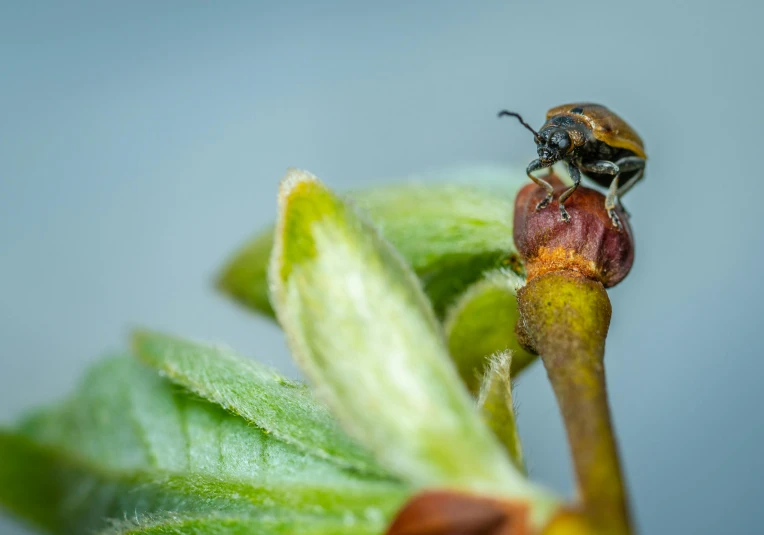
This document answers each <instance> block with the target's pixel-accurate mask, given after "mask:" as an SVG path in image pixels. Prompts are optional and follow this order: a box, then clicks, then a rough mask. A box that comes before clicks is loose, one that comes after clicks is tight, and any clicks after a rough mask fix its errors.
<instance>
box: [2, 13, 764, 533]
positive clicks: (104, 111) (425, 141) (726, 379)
mask: <svg viewBox="0 0 764 535" xmlns="http://www.w3.org/2000/svg"><path fill="white" fill-rule="evenodd" d="M406 4H407V5H404V3H394V2H392V3H391V2H376V3H373V4H372V3H359V2H350V1H347V2H322V3H314V2H241V3H237V2H124V3H121V4H118V3H107V2H73V1H70V2H31V1H30V2H11V1H6V2H2V3H0V245H1V246H2V248H1V249H0V250H1V251H2V257H1V258H0V422H2V423H4V424H7V423H11V422H13V421H14V419H15V418H16V417H17V416H18V415H19V414H20V413H21V412H22V411H24V410H26V409H28V408H30V407H33V406H36V405H38V404H41V403H45V402H49V401H52V400H55V399H56V398H58V397H59V396H61V395H63V394H65V393H66V392H67V391H69V390H70V389H71V388H72V387H73V386H74V384H75V381H76V380H77V379H78V377H79V376H80V374H81V373H82V371H83V369H84V368H85V367H86V366H87V365H88V363H90V362H92V361H94V360H95V359H97V358H99V356H101V355H103V354H104V352H106V351H109V350H114V349H120V348H123V347H124V346H125V339H126V338H125V335H126V333H127V332H128V331H129V329H130V328H131V326H135V325H145V326H151V327H154V328H157V329H164V330H167V331H171V332H175V333H178V334H185V335H189V336H193V337H196V338H206V339H211V340H220V341H225V342H227V343H228V344H230V345H232V346H234V347H236V348H238V349H240V350H241V351H242V352H244V353H246V354H251V355H253V356H256V357H257V358H258V359H260V360H262V361H265V362H268V363H272V364H274V365H276V366H277V367H279V368H280V369H282V370H284V371H285V372H287V373H289V374H296V370H295V368H294V367H293V366H292V364H291V363H290V362H289V360H288V354H287V351H286V349H285V347H284V344H283V340H282V337H281V334H280V331H279V330H278V329H277V328H276V327H274V325H272V324H271V323H269V322H268V321H265V320H262V319H259V318H257V317H254V316H252V315H250V314H248V313H246V312H245V311H243V310H240V309H239V308H237V307H235V306H234V305H232V304H231V303H229V302H228V301H226V300H225V299H223V298H221V297H219V296H218V295H216V293H215V292H214V290H213V288H212V286H211V281H212V278H213V276H214V274H215V272H216V270H217V268H218V267H219V266H220V265H221V263H222V262H223V261H224V260H225V259H226V258H227V257H228V256H229V254H230V253H231V252H232V251H233V250H234V249H235V248H236V247H238V246H239V245H240V244H241V243H242V242H243V241H244V240H245V239H246V238H247V237H249V236H250V235H252V233H253V232H254V231H255V230H256V229H259V228H261V227H263V226H264V225H266V224H267V223H268V222H269V221H271V220H272V219H273V217H274V215H275V192H276V186H277V182H278V179H279V178H280V177H281V176H282V174H283V173H284V170H285V169H286V167H287V166H299V167H302V168H305V169H309V170H311V171H312V172H314V173H316V174H317V175H318V176H320V177H322V178H323V179H324V180H325V181H326V182H327V183H328V184H329V185H331V186H332V187H334V188H337V189H340V190H341V189H343V188H349V187H361V186H366V185H373V184H376V183H380V179H383V178H386V177H396V176H405V175H408V174H410V173H412V172H419V171H426V170H430V169H441V168H448V167H449V166H453V165H463V164H469V163H485V162H496V163H513V164H517V165H525V164H526V163H527V162H528V161H529V160H530V159H531V158H532V157H533V154H534V146H533V142H532V139H531V138H530V136H529V135H528V133H527V132H526V131H524V130H523V129H522V128H521V127H520V126H519V125H517V124H515V123H513V122H510V121H508V120H504V121H499V120H497V119H496V112H497V111H498V110H499V109H501V108H505V107H506V108H511V109H514V110H518V111H521V112H523V113H524V114H525V115H526V118H527V119H529V120H530V121H531V122H532V123H533V124H534V125H536V126H538V125H540V124H541V122H542V120H543V114H544V112H545V111H546V109H547V108H549V107H551V106H552V105H557V104H560V103H564V102H569V101H576V100H591V101H595V102H602V103H604V104H606V105H608V106H610V107H612V108H613V109H615V110H616V111H618V112H619V113H620V114H621V115H623V116H624V117H625V118H627V120H628V121H630V122H631V123H632V124H633V125H634V126H635V127H636V128H637V130H638V131H639V132H640V134H641V135H642V137H643V138H644V139H645V141H646V145H647V148H648V153H649V156H650V161H649V164H648V170H647V178H646V180H645V181H644V182H643V183H642V184H640V185H639V186H638V187H637V188H635V189H634V190H633V191H632V193H630V194H629V195H628V196H627V197H626V200H625V204H626V206H627V207H628V209H629V210H630V211H631V213H632V216H633V217H632V224H633V226H634V228H635V233H636V238H637V246H638V249H637V261H636V264H635V268H634V270H633V271H632V274H631V275H630V276H629V278H628V279H626V281H625V282H624V283H623V284H622V285H621V286H619V287H617V288H615V289H614V290H613V291H612V299H613V307H614V321H613V325H612V331H611V335H610V338H609V342H608V360H607V364H608V376H609V381H610V390H611V395H612V402H613V410H614V413H615V421H616V426H617V429H618V431H619V435H620V441H621V447H622V451H623V457H624V461H625V465H626V470H627V473H628V480H629V483H630V488H631V491H632V494H633V502H634V508H635V511H636V517H637V521H638V523H639V526H640V527H641V531H642V532H643V533H648V534H664V533H665V534H674V533H681V534H684V533H692V534H694V535H701V534H718V533H736V534H738V533H740V534H743V533H760V532H761V525H762V523H764V508H762V507H761V499H762V497H764V469H762V466H764V463H762V460H761V453H760V444H761V443H762V441H763V440H764V424H763V423H762V415H761V412H760V408H761V406H762V405H761V403H762V402H761V386H760V385H761V376H762V373H764V359H762V358H761V349H760V343H761V342H760V340H761V334H762V312H761V303H762V302H764V291H763V288H764V285H763V284H762V280H761V264H762V258H763V257H762V245H764V243H763V242H764V239H762V230H763V229H764V225H763V224H762V222H761V218H762V217H763V216H762V212H761V210H760V204H761V199H762V195H764V186H762V181H761V179H760V176H761V175H762V173H761V171H760V166H761V165H762V163H761V162H760V161H759V159H760V156H761V155H762V152H763V151H762V143H763V142H764V130H763V129H762V126H761V124H762V120H761V113H762V111H761V110H762V105H761V100H760V99H761V98H762V90H761V86H762V83H763V82H764V77H763V75H762V59H761V58H762V53H764V36H763V35H762V31H761V23H762V21H763V20H764V7H762V6H764V4H762V2H760V1H757V0H751V1H747V2H746V1H741V0H737V1H734V0H732V1H727V2H724V3H721V2H702V1H701V2H694V3H692V4H687V3H671V2H666V1H660V2H659V1H655V0H649V1H644V2H639V3H635V2H629V3H626V2H624V3H617V2H612V1H609V2H606V1H578V2H570V1H546V2H542V1H538V2H511V1H510V2H507V1H504V2H474V3H471V4H469V5H468V3H466V2H445V1H439V2H434V1H431V2H410V3H406ZM517 396H518V397H519V400H520V425H521V432H522V435H523V437H524V440H525V447H526V451H527V452H528V457H529V459H530V464H531V471H532V475H533V477H535V478H536V479H538V480H541V481H543V482H546V483H548V484H549V485H552V486H554V487H555V488H557V489H558V490H559V491H561V492H566V493H571V492H572V488H573V485H572V478H571V470H570V466H569V462H568V459H567V451H566V445H565V441H564V434H563V430H562V427H561V424H560V422H559V417H558V414H557V410H556V406H555V403H554V399H553V397H552V393H551V390H550V388H549V387H548V385H547V384H546V378H545V376H544V372H543V369H541V367H540V366H536V367H535V368H534V369H533V370H532V371H530V372H529V373H528V374H526V375H525V376H523V377H522V379H521V380H520V382H519V387H518V394H517ZM0 462H3V460H2V459H0ZM0 532H1V533H14V534H16V533H19V534H20V533H27V531H25V530H24V529H22V528H21V527H19V525H18V524H15V523H13V522H11V521H10V520H8V519H7V518H6V519H0Z"/></svg>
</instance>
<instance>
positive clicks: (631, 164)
mask: <svg viewBox="0 0 764 535" xmlns="http://www.w3.org/2000/svg"><path fill="white" fill-rule="evenodd" d="M617 164H618V166H619V167H620V168H621V172H624V171H633V170H635V169H638V170H639V171H638V172H637V173H636V174H635V175H634V176H633V177H631V178H630V179H629V180H628V182H626V184H624V185H623V186H621V187H620V188H618V197H622V196H623V195H625V194H626V192H627V191H629V190H630V189H631V188H632V187H633V186H634V184H636V183H637V182H639V181H640V180H641V179H642V177H643V176H644V175H645V159H644V158H639V157H638V156H628V157H626V158H621V159H620V160H618V162H617Z"/></svg>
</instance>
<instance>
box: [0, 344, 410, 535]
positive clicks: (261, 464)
mask: <svg viewBox="0 0 764 535" xmlns="http://www.w3.org/2000/svg"><path fill="white" fill-rule="evenodd" d="M0 459H3V463H0V504H3V505H4V506H5V507H6V508H8V509H9V510H10V511H11V512H13V513H15V514H17V515H19V516H21V517H23V518H26V519H28V520H29V521H31V522H33V523H35V524H36V525H38V526H40V527H43V528H45V529H46V530H48V531H51V532H54V533H62V534H66V533H73V534H74V533H77V534H79V533H87V532H91V531H93V530H96V529H103V528H104V527H105V526H106V523H107V520H108V519H112V520H122V519H124V518H135V519H137V520H138V521H141V519H144V518H148V517H152V516H154V515H167V514H171V513H189V514H194V515H197V516H199V515H207V514H220V513H225V514H228V513H231V514H236V515H243V516H247V517H252V518H253V519H256V518H260V517H268V516H274V515H276V516H278V517H279V518H281V519H282V520H284V521H288V520H294V519H299V518H302V517H310V518H313V519H315V520H318V521H320V520H327V521H331V520H332V519H335V520H337V519H343V518H346V517H347V518H352V519H354V520H356V521H358V522H359V523H361V524H364V525H366V526H367V527H369V529H376V530H378V531H381V529H382V528H383V527H384V525H385V522H386V520H387V519H389V518H390V516H391V515H392V514H394V513H395V511H396V510H397V508H398V506H399V505H400V503H402V502H403V501H404V500H405V499H406V497H407V496H408V491H407V490H406V487H404V486H402V485H401V484H399V483H395V482H392V481H390V480H379V479H376V480H375V479H373V478H372V477H370V476H368V475H362V474H359V473H358V472H357V471H355V470H348V469H346V468H343V467H342V466H338V465H337V463H334V462H331V461H329V460H326V459H321V458H318V457H315V456H313V455H308V454H305V453H304V452H303V451H301V450H299V449H297V448H296V447H294V446H292V445H290V444H286V443H284V442H282V441H281V440H279V439H278V438H277V437H275V436H274V435H272V434H269V433H267V432H266V431H264V430H262V429H260V428H258V427H256V426H253V425H251V424H250V423H249V422H247V421H246V420H244V419H242V418H240V417H238V416H235V415H233V414H231V413H229V412H226V411H224V410H223V409H221V408H220V407H218V406H217V405H213V404H211V403H209V402H207V401H204V400H201V399H199V398H196V397H192V396H190V395H189V394H188V393H186V391H184V390H182V389H179V388H177V387H175V386H173V385H172V384H171V383H170V382H169V381H167V380H165V379H162V378H161V377H160V376H159V375H158V374H157V373H156V372H155V371H153V370H151V369H149V368H147V367H145V366H143V365H141V364H139V363H138V362H136V361H135V360H133V359H131V358H127V357H119V358H112V359H108V360H106V361H105V362H103V363H101V364H99V365H98V366H96V367H95V368H94V369H93V370H92V371H91V372H90V373H89V374H88V376H87V377H86V378H85V381H84V383H83V385H82V387H81V388H80V389H79V390H78V391H77V392H76V393H75V394H74V395H73V396H72V397H71V398H69V399H68V400H67V401H66V402H64V403H63V404H61V405H60V406H58V407H56V408H54V409H51V410H48V411H43V412H39V413H37V414H35V415H33V416H31V417H30V418H28V419H27V420H25V421H24V422H22V424H21V426H20V429H19V431H17V432H9V431H4V432H0ZM374 519H376V520H374ZM254 521H255V520H253V522H254ZM200 533H201V532H200ZM209 533H215V532H213V531H210V532H209Z"/></svg>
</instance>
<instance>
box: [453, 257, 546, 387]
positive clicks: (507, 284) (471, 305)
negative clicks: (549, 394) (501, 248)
mask: <svg viewBox="0 0 764 535" xmlns="http://www.w3.org/2000/svg"><path fill="white" fill-rule="evenodd" d="M524 283H525V281H524V280H523V279H522V278H520V277H519V276H517V275H515V274H514V273H513V272H511V271H509V270H507V269H500V270H496V271H491V272H489V273H488V274H487V275H486V276H485V277H484V278H483V279H481V280H480V281H478V282H476V283H475V284H473V285H472V286H471V287H470V288H469V289H468V290H467V291H466V292H465V293H464V294H463V295H462V296H461V297H460V298H459V300H458V301H457V302H456V303H455V304H454V306H453V307H451V308H450V309H449V310H448V313H447V315H446V321H445V324H444V327H445V330H446V336H447V337H448V347H449V350H450V352H451V356H452V358H453V359H454V362H456V366H457V368H458V370H459V374H460V375H461V376H462V380H463V381H464V382H465V383H466V384H467V387H468V388H469V389H470V391H471V392H472V393H473V394H477V392H478V389H479V387H480V380H481V379H480V377H481V375H482V374H483V372H484V371H485V369H486V367H487V365H488V360H489V358H490V357H491V355H494V354H496V353H501V352H504V351H507V350H509V351H511V353H512V376H513V377H514V376H516V375H517V374H518V373H520V372H521V371H522V370H523V369H525V367H527V366H528V365H529V364H530V363H532V362H533V361H534V360H535V359H536V357H537V355H534V354H533V353H530V352H528V351H526V350H525V349H523V348H522V347H521V346H520V344H519V343H518V341H517V336H516V335H515V324H516V323H517V318H518V317H519V315H518V312H517V289H518V288H520V287H521V286H522V285H523V284H524Z"/></svg>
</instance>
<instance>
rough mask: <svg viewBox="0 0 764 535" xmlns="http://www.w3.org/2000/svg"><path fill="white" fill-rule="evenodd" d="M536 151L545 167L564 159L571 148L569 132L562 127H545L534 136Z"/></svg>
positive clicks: (571, 142)
mask: <svg viewBox="0 0 764 535" xmlns="http://www.w3.org/2000/svg"><path fill="white" fill-rule="evenodd" d="M536 145H538V148H537V152H538V155H539V160H540V161H541V164H542V165H544V166H545V167H548V166H550V165H552V164H553V163H555V162H558V161H560V160H562V159H564V158H565V157H566V156H567V155H568V154H569V153H570V151H571V150H572V149H573V141H572V140H571V139H570V134H568V132H567V130H565V129H564V128H557V127H553V128H545V129H544V130H542V131H541V132H539V136H538V137H537V138H536Z"/></svg>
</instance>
